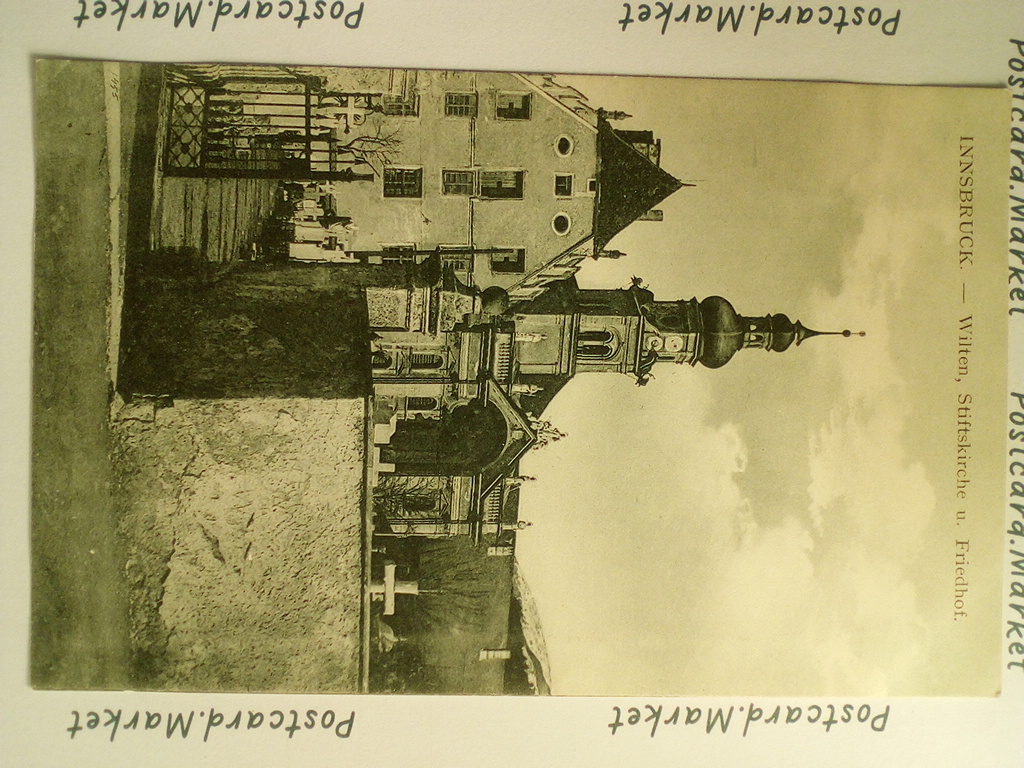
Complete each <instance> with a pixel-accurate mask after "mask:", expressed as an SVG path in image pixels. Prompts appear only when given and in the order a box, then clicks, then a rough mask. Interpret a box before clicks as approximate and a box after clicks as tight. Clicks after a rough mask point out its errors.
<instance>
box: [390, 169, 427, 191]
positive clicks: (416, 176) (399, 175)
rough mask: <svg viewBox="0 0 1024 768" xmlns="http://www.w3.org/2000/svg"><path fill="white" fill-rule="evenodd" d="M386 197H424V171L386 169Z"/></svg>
mask: <svg viewBox="0 0 1024 768" xmlns="http://www.w3.org/2000/svg"><path fill="white" fill-rule="evenodd" d="M384 197H423V169H422V168H385V169H384Z"/></svg>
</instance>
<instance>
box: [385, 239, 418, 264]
mask: <svg viewBox="0 0 1024 768" xmlns="http://www.w3.org/2000/svg"><path fill="white" fill-rule="evenodd" d="M380 260H381V263H382V264H414V263H415V262H416V245H415V244H414V243H381V244H380Z"/></svg>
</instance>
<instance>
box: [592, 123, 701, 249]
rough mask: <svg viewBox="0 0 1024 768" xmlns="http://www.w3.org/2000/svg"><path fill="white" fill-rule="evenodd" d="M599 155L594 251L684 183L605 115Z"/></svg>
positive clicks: (600, 135) (599, 132)
mask: <svg viewBox="0 0 1024 768" xmlns="http://www.w3.org/2000/svg"><path fill="white" fill-rule="evenodd" d="M634 133H635V132H634ZM597 158H598V168H597V199H596V201H595V204H594V252H595V253H600V252H601V251H602V250H604V247H605V246H606V245H607V244H608V241H609V240H611V239H612V238H613V237H615V235H617V234H618V233H619V232H621V231H622V230H623V229H625V228H626V227H627V226H629V225H630V224H632V223H633V222H634V221H636V220H637V219H638V218H639V217H640V216H642V215H643V214H645V213H646V212H647V211H649V210H650V209H651V208H653V207H654V206H656V205H657V204H658V203H660V202H661V201H662V200H664V199H665V198H666V197H668V196H669V195H671V194H672V193H673V192H675V191H676V190H677V189H679V188H680V187H682V186H684V184H683V182H681V181H679V179H677V178H675V177H674V176H672V175H671V174H669V173H666V172H665V171H663V170H662V169H661V168H660V167H658V166H657V165H655V164H654V163H652V162H651V161H650V160H648V159H647V158H646V157H644V156H643V155H642V154H640V153H639V152H637V151H636V150H635V149H633V147H631V146H629V144H627V143H626V142H625V141H624V140H623V139H622V138H621V137H620V136H619V135H618V132H617V131H616V130H615V129H613V128H612V127H611V124H610V123H609V122H608V121H607V120H606V119H605V118H603V117H602V118H600V119H599V120H598V124H597Z"/></svg>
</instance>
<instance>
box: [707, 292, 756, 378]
mask: <svg viewBox="0 0 1024 768" xmlns="http://www.w3.org/2000/svg"><path fill="white" fill-rule="evenodd" d="M700 317H701V340H702V342H703V343H702V345H701V350H700V353H699V354H698V356H697V359H698V360H699V361H700V363H701V364H702V365H704V366H706V367H707V368H721V367H722V366H723V365H725V364H726V363H727V362H729V360H730V359H732V356H733V355H734V354H736V351H737V350H739V349H742V348H743V329H744V322H743V320H742V319H741V318H740V316H739V315H738V314H736V310H735V309H733V306H732V304H730V303H729V302H728V301H726V300H725V299H723V298H722V297H721V296H709V297H708V298H706V299H704V301H702V302H701V303H700Z"/></svg>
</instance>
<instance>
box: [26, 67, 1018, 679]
mask: <svg viewBox="0 0 1024 768" xmlns="http://www.w3.org/2000/svg"><path fill="white" fill-rule="evenodd" d="M34 77H35V92H34V107H35V116H34V120H35V147H34V151H35V162H36V189H35V201H36V208H35V273H34V288H33V290H34V296H33V299H34V318H33V319H34V347H33V384H32V387H33V403H32V407H33V415H32V470H31V471H32V512H31V515H32V517H31V575H32V595H31V610H32V616H31V660H30V661H31V663H30V672H31V682H32V685H33V686H34V687H36V688H43V689H72V690H81V689H125V688H131V689H136V690H167V691H210V692H230V691H250V692H322V693H338V692H349V693H356V692H363V693H410V694H523V695H548V694H553V695H587V696H610V695H621V696H682V695H703V696H725V695H740V694H744V695H765V696H777V695H789V696H810V695H813V696H840V695H842V696H852V695H857V696H995V695H997V694H998V693H999V690H1000V672H1001V663H1000V651H1001V648H1000V634H1001V633H1000V617H1001V613H1000V584H1001V578H1002V566H1001V561H1000V544H1001V535H1002V528H1003V526H1002V515H1003V493H1004V487H1003V476H1002V463H1001V461H1002V458H1001V457H1002V455H1003V450H1004V435H1005V432H1004V430H1003V426H1004V424H1003V419H1004V414H1003V410H1004V405H1005V397H1006V388H1005V381H1006V366H1007V349H1006V338H1007V323H1006V313H1005V293H1004V291H1005V282H1004V281H1005V274H1004V269H1005V250H1004V246H1005V224H1006V220H1005V216H1006V211H1005V197H1004V196H1003V195H1004V186H1005V185H1004V183H1003V180H1004V179H1005V178H1006V162H1007V161H1006V151H1005V150H1006V139H1005V135H1004V134H1005V125H1004V123H1005V115H1006V111H1007V108H1008V107H1007V104H1008V97H1007V95H1006V94H1005V93H1003V92H1001V91H1000V90H999V89H988V88H964V87H960V88H953V87H923V86H914V87H909V86H883V85H849V84H838V83H794V82H770V81H761V82H753V81H742V80H699V79H690V80H688V79H672V78H653V77H644V78H639V77H632V78H630V77H612V76H583V75H551V74H537V73H514V72H477V71H443V70H410V69H373V68H331V67H323V66H281V65H257V64H253V65H241V64H215V63H178V64H155V63H146V64H135V63H127V62H102V61H86V60H78V61H71V60H60V59H39V60H37V61H35V63H34Z"/></svg>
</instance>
